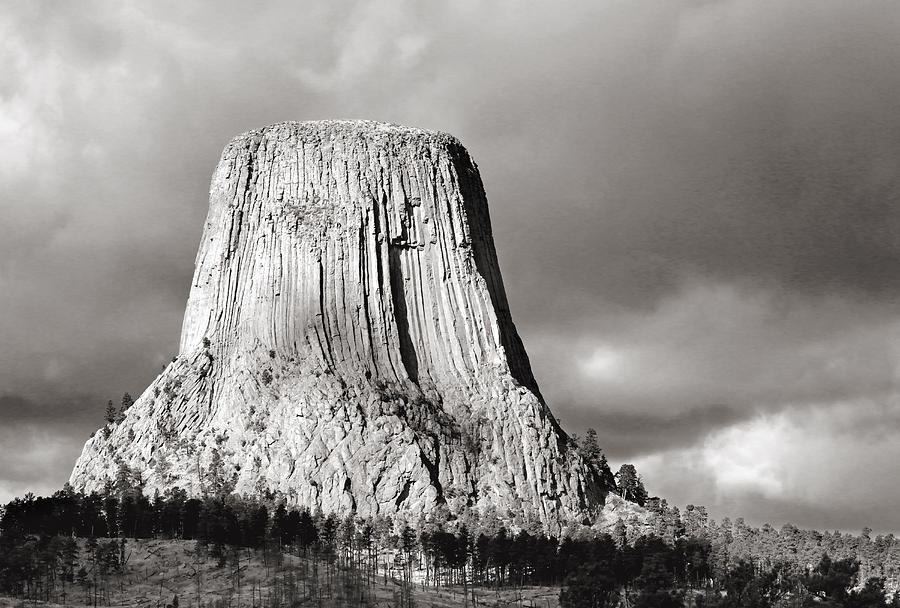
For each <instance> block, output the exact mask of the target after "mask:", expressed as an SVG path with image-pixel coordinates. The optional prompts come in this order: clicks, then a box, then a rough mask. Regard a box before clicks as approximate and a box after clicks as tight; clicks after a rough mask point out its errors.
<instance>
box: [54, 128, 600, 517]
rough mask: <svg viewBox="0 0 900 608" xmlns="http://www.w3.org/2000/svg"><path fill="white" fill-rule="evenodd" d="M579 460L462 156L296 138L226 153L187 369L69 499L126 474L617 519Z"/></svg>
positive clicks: (333, 135) (207, 488)
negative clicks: (534, 366)
mask: <svg viewBox="0 0 900 608" xmlns="http://www.w3.org/2000/svg"><path fill="white" fill-rule="evenodd" d="M110 430H111V432H110ZM107 434H108V435H109V436H108V437H107V436H106V435H107ZM567 443H568V442H567V439H566V437H565V435H564V433H563V432H562V431H561V430H560V429H559V427H558V425H557V424H556V422H555V420H554V418H553V416H552V415H551V413H550V412H549V410H548V409H547V407H546V405H545V404H544V402H543V399H542V397H541V395H540V392H539V391H538V388H537V385H536V383H535V381H534V377H533V375H532V372H531V367H530V365H529V362H528V357H527V355H526V353H525V350H524V348H523V346H522V342H521V340H520V339H519V336H518V334H517V332H516V329H515V326H514V325H513V323H512V319H511V317H510V312H509V308H508V305H507V300H506V294H505V292H504V289H503V282H502V280H501V277H500V270H499V266H498V263H497V256H496V252H495V250H494V243H493V237H492V235H491V226H490V219H489V216H488V208H487V201H486V198H485V193H484V189H483V186H482V183H481V178H480V176H479V173H478V169H477V168H476V166H475V164H474V163H473V161H472V159H471V158H470V157H469V154H468V152H466V150H465V148H463V146H462V145H461V144H460V143H459V142H458V141H457V140H456V139H454V138H453V137H451V136H449V135H446V134H443V133H437V132H431V131H424V130H419V129H412V128H407V127H401V126H397V125H389V124H383V123H374V122H358V121H352V122H350V121H326V122H301V123H281V124H276V125H272V126H270V127H266V128H264V129H260V130H256V131H250V132H248V133H245V134H243V135H240V136H238V137H236V138H235V139H233V140H232V141H231V142H230V143H229V144H228V145H227V146H226V147H225V150H224V152H223V153H222V157H221V160H220V161H219V164H218V166H217V167H216V169H215V173H214V175H213V178H212V184H211V187H210V203H209V215H208V217H207V220H206V226H205V229H204V231H203V240H202V242H201V244H200V250H199V253H198V254H197V260H196V270H195V274H194V279H193V283H192V286H191V292H190V297H189V299H188V303H187V311H186V313H185V317H184V325H183V329H182V334H181V345H180V352H179V354H178V357H177V359H176V360H174V361H173V362H172V363H171V364H170V365H169V366H168V367H167V368H166V369H165V370H164V371H163V373H162V374H161V375H160V376H159V377H158V378H157V379H156V381H154V382H153V384H152V385H151V386H150V387H149V388H148V389H147V390H146V391H145V392H144V393H143V395H141V397H140V398H139V399H138V400H137V402H136V403H135V404H134V406H132V407H131V408H130V409H129V410H128V411H127V413H126V415H125V417H124V420H122V421H121V422H119V423H116V424H113V425H109V427H108V428H107V429H106V430H103V429H101V431H100V432H98V433H96V434H95V435H94V437H92V438H91V439H90V440H89V441H88V442H87V443H86V445H85V447H84V452H83V453H82V455H81V457H80V458H79V460H78V462H77V463H76V465H75V469H74V471H73V473H72V477H71V482H72V484H73V486H75V487H76V488H79V489H87V490H95V489H101V488H102V487H103V486H104V484H105V483H106V481H107V480H108V479H109V478H112V477H115V475H116V472H117V470H118V469H120V468H121V466H120V465H121V464H125V465H127V466H128V467H129V468H131V469H133V470H134V471H136V472H138V473H139V474H140V477H141V479H142V480H143V482H144V483H145V486H146V491H149V492H151V493H152V492H153V491H154V490H155V489H159V490H161V491H164V490H165V489H166V488H169V487H172V486H176V485H177V486H181V487H183V488H185V489H187V490H188V491H189V492H191V493H194V494H201V493H204V492H211V491H215V490H220V489H221V487H222V486H224V487H225V488H228V487H231V486H232V485H233V487H234V490H235V491H236V492H239V493H248V494H264V493H272V492H278V493H281V494H282V495H284V496H285V497H286V498H287V499H288V500H289V501H290V502H292V503H294V504H300V505H306V506H309V507H312V508H317V507H320V508H322V509H323V510H324V511H326V512H328V511H340V512H346V511H349V510H354V509H355V510H356V512H357V513H358V514H359V515H362V516H373V515H377V514H394V513H398V512H399V513H405V514H408V515H410V516H412V517H415V518H418V517H420V516H422V515H427V514H429V513H434V512H436V511H437V510H439V509H441V508H442V506H446V507H447V508H449V510H450V511H451V512H460V511H462V510H464V509H465V508H466V507H471V508H473V509H476V510H482V511H483V510H485V509H490V508H492V507H494V508H496V509H497V511H498V512H499V513H500V514H501V515H503V516H509V517H513V516H516V517H518V518H520V519H525V520H532V521H535V522H540V523H542V524H543V525H544V526H545V527H547V528H548V529H558V528H559V526H560V525H561V524H564V523H571V522H581V521H584V520H585V519H593V517H594V516H596V514H597V513H598V511H599V509H600V507H601V505H602V502H603V492H602V490H601V488H600V484H599V481H598V479H597V478H596V475H595V474H594V472H593V471H592V470H591V469H589V468H588V467H587V466H586V465H585V464H584V462H583V461H582V460H581V458H580V457H579V456H578V455H577V454H575V452H574V450H572V449H570V448H569V447H568V446H567Z"/></svg>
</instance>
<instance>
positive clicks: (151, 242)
mask: <svg viewBox="0 0 900 608" xmlns="http://www.w3.org/2000/svg"><path fill="white" fill-rule="evenodd" d="M526 6H527V7H528V8H527V9H526V8H523V7H526ZM898 31H900V4H898V3H897V2H895V1H893V0H885V1H883V2H878V1H867V0H861V1H859V2H846V1H843V0H842V1H838V0H791V2H785V1H784V0H731V1H724V0H723V1H719V0H658V1H657V0H600V1H598V0H587V1H584V2H576V1H571V2H570V1H562V2H561V1H559V0H556V1H553V2H544V3H541V2H529V3H526V4H522V3H519V2H513V1H511V0H510V1H503V0H492V1H488V2H475V1H468V0H463V1H460V0H455V1H454V2H447V3H434V2H424V1H423V2H418V3H416V2H393V1H380V0H375V1H369V2H347V1H334V0H328V1H322V2H283V3H272V2H268V3H267V2H261V1H259V0H257V1H255V2H247V1H242V2H228V3H226V2H216V3H212V2H210V3H202V4H201V3H196V2H184V1H174V0H173V1H171V2H162V1H156V2H142V3H138V2H117V1H112V0H110V1H109V2H88V1H84V2H39V1H27V2H26V1H21V2H15V1H11V2H5V3H4V6H3V9H2V14H0V66H2V68H0V501H6V500H9V499H10V498H11V497H13V496H15V495H21V494H23V493H24V492H26V491H28V490H32V491H35V492H37V493H42V492H43V493H49V492H52V491H53V490H55V489H57V488H59V487H60V486H61V485H62V483H63V482H64V481H65V480H66V479H67V478H68V474H69V472H70V470H71V466H72V464H73V462H74V460H75V458H76V456H77V455H78V453H79V452H80V450H81V446H82V444H83V442H84V440H85V439H86V438H87V436H88V435H89V434H90V433H91V431H93V430H94V429H95V428H97V427H98V426H99V425H100V423H101V421H102V416H103V410H104V404H105V403H106V401H107V399H115V400H117V401H118V399H119V398H120V397H121V394H122V393H123V392H125V391H129V392H131V393H132V394H134V395H137V394H139V393H141V392H142V391H143V390H144V388H145V387H146V386H147V385H148V384H149V382H150V381H151V380H152V379H153V378H154V377H155V375H156V374H157V373H158V372H159V370H160V367H161V365H162V364H163V363H164V362H166V361H167V360H169V359H170V358H171V356H172V355H173V354H174V353H175V351H176V349H177V344H178V337H179V331H180V324H181V318H182V314H183V312H184V305H185V301H186V299H187V295H188V288H189V285H190V278H191V274H192V270H193V263H194V255H195V253H196V248H197V245H198V242H199V239H200V233H201V230H202V227H203V221H204V217H205V214H206V208H207V191H208V186H209V179H210V175H211V173H212V169H213V167H214V165H215V163H216V161H217V160H218V156H219V153H220V151H221V149H222V147H223V146H224V144H225V143H226V142H227V141H228V140H229V139H230V138H231V137H232V136H233V135H235V134H237V133H240V132H242V131H246V130H248V129H251V128H256V127H260V126H263V125H266V124H269V123H272V122H276V121H282V120H307V119H319V118H368V119H375V120H385V121H391V122H397V123H403V124H409V125H413V126H419V127H425V128H431V129H439V130H443V131H448V132H450V133H453V134H454V135H456V136H457V137H458V138H459V139H460V140H461V141H462V142H463V144H465V145H466V147H467V148H468V149H469V151H470V152H471V153H472V155H473V156H474V158H475V160H476V162H477V163H478V164H479V167H480V169H481V173H482V177H483V179H484V182H485V188H486V190H487V194H488V199H489V201H490V205H491V214H492V219H493V227H494V234H495V238H496V243H497V249H498V255H499V258H500V263H501V268H502V271H503V275H504V279H505V283H506V289H507V291H508V294H509V299H510V305H511V308H512V312H513V317H514V319H515V321H516V323H517V326H518V328H519V332H520V333H521V334H522V337H523V339H524V341H525V345H526V347H527V348H528V351H529V353H530V356H531V360H532V363H533V366H534V372H535V375H536V376H537V378H538V382H539V383H540V384H541V387H542V390H543V393H544V395H545V396H546V397H547V400H548V402H549V404H550V406H551V408H552V409H553V411H554V412H555V413H556V414H557V415H558V416H559V417H560V418H561V419H562V423H563V425H564V426H565V427H566V428H567V429H568V430H570V431H573V432H582V431H583V430H584V429H585V428H586V427H588V426H593V427H595V428H596V429H597V431H598V433H599V436H600V439H601V443H602V446H603V447H604V449H605V450H606V452H607V454H608V456H609V458H610V460H611V461H612V463H613V464H614V465H618V464H619V463H622V462H633V463H635V464H636V466H637V467H638V470H639V472H641V473H642V474H643V475H644V478H645V482H646V484H647V486H648V489H649V491H650V492H651V494H658V495H660V496H665V497H668V498H669V499H670V501H671V502H674V503H676V504H680V505H684V504H687V503H694V504H705V505H707V506H708V507H709V509H710V511H711V512H712V514H713V515H714V516H715V517H722V516H723V515H728V516H730V517H732V518H734V517H739V516H744V517H745V518H746V519H747V520H748V521H750V522H754V523H762V522H764V521H770V522H772V523H773V524H782V523H784V522H786V521H792V522H794V523H796V524H798V525H800V526H804V527H818V528H828V529H834V528H841V529H847V530H859V529H861V528H862V527H863V526H866V525H868V526H871V527H872V528H874V529H875V530H876V531H891V530H892V531H895V532H896V531H900V509H898V508H897V506H898V504H900V484H898V483H897V475H896V472H897V463H898V462H900V398H898V380H900V298H898V296H900V206H898V204H897V200H898V197H900V177H898V175H900V173H898V170H900V162H898V161H900V37H898V35H897V32H898Z"/></svg>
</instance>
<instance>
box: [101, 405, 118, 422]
mask: <svg viewBox="0 0 900 608" xmlns="http://www.w3.org/2000/svg"><path fill="white" fill-rule="evenodd" d="M104 418H105V420H106V421H107V422H108V423H110V424H112V423H113V422H115V421H116V406H115V405H113V402H112V399H110V400H109V401H108V402H107V403H106V416H104Z"/></svg>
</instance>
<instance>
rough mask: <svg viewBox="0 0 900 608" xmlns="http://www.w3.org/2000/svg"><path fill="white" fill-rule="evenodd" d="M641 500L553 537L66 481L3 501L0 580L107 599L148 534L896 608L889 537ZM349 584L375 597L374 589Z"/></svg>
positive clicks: (414, 575)
mask: <svg viewBox="0 0 900 608" xmlns="http://www.w3.org/2000/svg"><path fill="white" fill-rule="evenodd" d="M646 503H647V508H648V511H649V512H650V513H651V514H652V515H653V517H652V518H651V521H652V527H653V529H652V530H646V526H645V529H644V531H643V532H640V531H639V529H638V528H637V527H633V526H630V525H629V523H628V522H626V521H621V520H620V521H619V522H618V523H617V524H616V525H615V527H614V529H613V530H612V531H611V533H605V532H600V531H597V530H593V529H591V528H589V527H586V526H572V527H571V528H570V529H569V530H566V531H565V533H564V534H563V535H562V537H561V538H555V537H548V536H545V535H543V534H541V533H540V531H539V530H535V529H530V530H529V529H526V528H522V527H518V526H515V525H510V524H509V519H508V518H503V517H500V515H499V514H489V515H486V516H476V515H475V514H474V513H467V514H465V515H464V516H461V517H456V518H454V517H450V516H449V514H446V513H445V514H443V515H442V516H441V517H439V518H438V519H437V520H430V521H428V520H425V519H422V520H421V521H415V522H410V521H402V520H392V519H390V518H387V517H379V518H376V519H372V520H369V519H363V518H359V517H355V516H354V515H353V514H345V515H343V516H341V515H338V514H334V513H330V514H324V513H321V512H319V513H312V512H310V511H309V510H306V509H296V508H291V507H290V506H288V505H286V504H285V502H284V501H283V500H281V499H280V498H279V497H276V496H270V497H267V499H266V500H254V499H248V498H242V497H238V496H235V495H230V494H221V495H210V496H206V497H202V498H191V497H188V496H187V495H186V494H185V493H184V492H183V491H182V490H179V489H177V488H175V489H172V490H170V491H169V492H167V493H166V494H165V495H159V494H156V495H155V496H153V497H148V496H145V495H144V494H143V493H142V492H141V490H140V488H138V487H133V486H128V485H127V483H121V484H118V485H116V484H110V485H109V487H108V488H107V491H106V492H104V493H92V494H82V493H78V492H74V491H72V490H71V488H68V487H66V488H64V489H63V490H60V491H59V492H56V493H55V494H53V495H52V496H49V497H35V496H31V495H28V496H26V497H25V498H20V499H16V500H14V501H12V502H10V503H8V504H7V505H6V506H5V507H3V510H2V517H0V590H2V592H3V593H4V594H8V595H11V596H14V597H18V598H26V599H33V600H44V601H56V602H59V601H63V598H64V594H66V593H68V594H69V597H70V598H71V597H73V595H72V594H73V593H74V596H76V597H81V596H82V595H83V596H84V597H86V598H88V599H89V602H88V603H95V604H103V600H104V597H107V596H108V588H109V586H110V585H113V586H114V585H115V581H114V580H113V582H110V576H114V575H115V574H116V572H117V571H120V570H121V569H122V568H124V567H125V555H126V553H127V550H126V547H127V544H128V542H129V541H128V540H126V539H150V538H153V539H184V540H196V541H197V551H198V552H199V551H202V552H203V554H204V556H205V557H207V558H212V559H214V560H216V561H217V563H218V565H219V566H221V567H222V568H227V567H228V566H229V564H230V563H233V562H234V561H235V560H236V559H239V555H240V552H241V551H244V552H256V553H258V554H260V555H262V556H264V558H265V559H266V560H267V563H268V561H272V560H274V561H278V560H280V559H282V558H277V559H276V557H275V556H280V555H284V554H289V555H296V556H298V557H302V558H304V559H305V560H306V561H307V562H308V563H309V564H312V565H313V566H314V567H315V569H316V571H319V569H321V572H323V573H326V574H327V573H329V572H331V571H333V572H335V573H337V572H341V573H343V575H344V576H346V575H347V574H348V573H349V574H350V575H351V579H350V580H354V581H357V582H358V584H359V586H360V587H359V588H360V589H362V590H364V589H366V588H367V585H368V584H370V582H371V580H372V579H378V578H382V579H385V580H386V579H388V578H393V579H395V580H398V581H400V582H401V583H402V584H403V585H404V587H403V588H404V589H408V590H409V593H408V594H407V595H406V596H405V597H404V596H402V595H401V596H398V597H397V602H398V603H400V604H404V605H410V604H411V603H413V599H412V598H413V595H412V593H411V590H412V589H414V588H416V586H420V587H435V586H442V587H455V588H457V589H458V591H460V592H461V594H462V595H461V596H460V597H470V596H471V594H470V590H471V589H474V588H497V589H499V588H510V587H512V588H522V587H527V586H534V585H546V586H559V587H560V589H561V591H560V603H561V605H562V606H578V607H581V606H635V607H642V606H643V607H665V606H723V607H724V606H760V607H765V606H812V605H816V606H849V607H867V606H900V598H897V597H895V596H891V595H890V594H889V593H888V594H886V593H885V588H886V587H887V588H888V589H893V588H894V587H895V586H896V584H897V573H898V572H900V543H898V542H897V539H895V538H894V537H893V536H892V535H888V536H876V537H875V538H872V537H871V535H870V532H869V531H868V530H864V532H863V534H861V535H859V536H853V535H849V534H842V533H839V532H834V533H820V532H816V531H810V530H800V529H798V528H796V527H794V526H791V525H786V526H783V527H782V528H780V529H775V528H772V527H771V526H768V525H766V526H763V527H761V528H755V527H751V526H748V525H746V524H745V523H744V522H743V521H741V520H736V521H735V522H730V521H729V520H727V519H726V520H723V521H722V522H714V521H711V520H709V519H708V518H707V517H706V515H705V509H703V508H702V507H693V506H688V507H687V508H686V509H684V511H683V512H680V511H679V510H678V509H677V508H675V507H670V506H668V505H667V504H666V503H665V501H661V500H658V499H654V498H651V499H648V500H647V501H646ZM76 538H80V539H87V540H85V541H81V542H78V541H76V540H75V539H76ZM132 542H133V541H132ZM292 584H294V585H295V586H296V585H297V584H299V581H294V583H292ZM314 591H315V590H313V591H312V592H314ZM304 593H305V594H304ZM310 593H311V591H310V588H306V589H305V592H299V591H297V589H294V592H293V595H291V594H288V593H287V592H283V593H281V594H280V595H276V596H275V597H274V599H273V598H272V597H269V598H267V601H268V603H269V604H271V605H303V602H304V601H311V602H312V601H315V598H314V597H313V596H311V595H309V594H310ZM348 597H354V598H357V603H358V604H359V605H367V599H366V594H365V593H359V594H349V595H348ZM288 598H291V600H290V601H288ZM181 601H182V605H186V604H188V603H190V602H191V601H192V599H191V598H182V600H181ZM202 602H203V600H202V598H198V603H202ZM262 603H263V600H262V598H260V600H259V604H260V605H261V604H262Z"/></svg>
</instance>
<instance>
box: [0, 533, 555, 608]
mask: <svg viewBox="0 0 900 608" xmlns="http://www.w3.org/2000/svg"><path fill="white" fill-rule="evenodd" d="M76 542H77V544H78V548H79V553H80V555H81V556H86V555H88V553H89V551H88V550H87V545H88V541H87V540H86V539H77V541H76ZM109 542H110V544H116V545H118V543H119V542H120V541H115V540H113V541H109ZM123 557H124V560H123V564H122V566H121V567H120V568H119V567H115V566H109V567H106V568H104V566H103V565H102V564H98V574H97V576H96V579H94V577H93V574H90V575H89V576H88V577H87V579H85V581H84V582H80V583H79V582H78V577H77V576H75V577H74V579H75V580H73V581H72V582H68V583H64V581H63V580H58V581H57V582H56V585H55V588H54V591H53V592H52V593H51V595H50V596H48V597H50V598H51V599H50V601H39V602H37V603H38V604H40V605H43V606H48V607H49V606H63V605H65V606H93V605H97V604H99V605H104V606H153V607H157V606H166V605H171V604H172V603H173V601H174V600H175V598H178V600H177V601H178V604H179V605H180V606H190V605H193V606H197V605H202V606H207V605H208V606H222V605H227V606H241V605H243V606H260V605H262V606H269V605H275V606H304V605H308V606H323V607H331V606H335V607H337V606H402V605H419V606H434V607H442V606H446V607H450V606H460V605H463V586H462V585H461V584H459V585H452V586H442V587H440V588H435V587H434V586H424V585H423V584H421V583H419V584H413V583H410V584H404V583H402V582H401V581H400V580H399V579H396V578H391V577H389V576H387V574H386V572H384V571H382V572H381V573H380V574H379V575H375V574H374V573H372V572H360V571H359V570H356V569H353V568H350V567H348V566H340V565H331V564H329V563H328V562H327V561H326V560H324V559H318V560H317V559H314V558H313V557H299V556H297V555H294V554H291V553H289V552H283V551H258V550H250V549H246V548H236V547H228V548H226V550H225V551H224V552H223V553H222V554H221V555H217V554H216V551H215V550H210V548H209V547H204V546H203V545H202V544H201V543H199V542H198V541H185V540H151V539H126V540H125V549H124V553H123ZM93 566H94V564H92V563H91V560H89V559H86V558H83V559H79V560H77V561H76V563H75V566H74V571H75V572H77V571H78V570H79V569H80V568H84V569H85V571H87V572H89V573H93ZM48 592H49V590H48ZM466 594H467V595H466V597H468V598H469V600H468V601H469V602H472V601H473V594H474V601H475V602H476V604H477V605H480V606H506V605H513V604H516V605H518V604H520V603H524V605H535V606H541V607H549V608H555V607H556V606H558V605H559V588H558V587H534V586H528V587H523V588H506V589H502V590H492V589H485V588H479V589H475V590H472V589H466ZM198 599H199V603H198ZM410 601H411V602H412V604H410ZM26 604H27V605H34V602H31V601H28V602H27V603H26V602H24V600H18V599H14V598H10V597H8V596H6V597H4V596H0V608H6V607H10V608H12V607H19V606H24V605H26Z"/></svg>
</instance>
